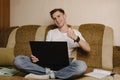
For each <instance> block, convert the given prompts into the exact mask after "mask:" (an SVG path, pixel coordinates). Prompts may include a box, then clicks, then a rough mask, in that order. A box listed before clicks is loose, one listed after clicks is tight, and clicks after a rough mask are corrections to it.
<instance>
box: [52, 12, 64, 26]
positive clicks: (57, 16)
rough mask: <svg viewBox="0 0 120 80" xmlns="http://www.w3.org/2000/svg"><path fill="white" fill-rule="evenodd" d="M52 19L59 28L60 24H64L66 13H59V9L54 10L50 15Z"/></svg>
mask: <svg viewBox="0 0 120 80" xmlns="http://www.w3.org/2000/svg"><path fill="white" fill-rule="evenodd" d="M52 19H53V21H54V23H55V24H56V25H57V26H58V27H59V28H61V27H62V26H64V24H66V15H65V14H63V13H61V12H60V11H57V12H55V13H54V14H53V15H52Z"/></svg>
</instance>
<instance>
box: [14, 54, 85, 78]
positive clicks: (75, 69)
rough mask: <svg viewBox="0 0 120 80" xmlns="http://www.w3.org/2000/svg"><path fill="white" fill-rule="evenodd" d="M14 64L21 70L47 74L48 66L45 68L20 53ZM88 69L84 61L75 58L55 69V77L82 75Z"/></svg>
mask: <svg viewBox="0 0 120 80" xmlns="http://www.w3.org/2000/svg"><path fill="white" fill-rule="evenodd" d="M14 65H15V66H16V67H17V68H18V69H21V70H24V71H25V72H28V73H33V74H39V75H44V74H46V68H43V67H41V66H39V65H37V64H35V63H32V62H31V59H30V58H29V57H27V56H23V55H19V56H17V57H16V58H15V60H14ZM86 69H87V66H86V64H85V62H84V61H81V60H75V61H72V62H71V63H70V65H69V66H67V67H65V68H62V69H60V70H58V71H55V72H54V74H55V77H57V78H59V79H68V78H71V77H75V76H80V75H82V74H83V73H84V72H85V71H86Z"/></svg>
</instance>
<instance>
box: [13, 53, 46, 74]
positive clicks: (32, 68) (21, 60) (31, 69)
mask: <svg viewBox="0 0 120 80" xmlns="http://www.w3.org/2000/svg"><path fill="white" fill-rule="evenodd" d="M14 65H15V66H16V67H17V68H18V69H21V70H24V71H25V72H28V73H34V74H39V75H42V74H45V68H43V67H41V66H39V65H37V64H35V63H32V62H31V59H30V58H29V57H27V56H23V55H19V56H17V57H16V58H15V60H14Z"/></svg>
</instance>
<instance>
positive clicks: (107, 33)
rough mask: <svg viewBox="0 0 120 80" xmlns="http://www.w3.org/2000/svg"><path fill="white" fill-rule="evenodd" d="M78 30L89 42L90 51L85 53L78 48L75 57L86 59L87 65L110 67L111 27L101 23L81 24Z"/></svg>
mask: <svg viewBox="0 0 120 80" xmlns="http://www.w3.org/2000/svg"><path fill="white" fill-rule="evenodd" d="M79 31H80V32H81V33H82V35H83V36H84V38H85V39H86V41H87V42H88V43H89V44H90V46H91V51H90V53H86V52H83V51H82V50H78V55H77V59H81V60H84V61H86V63H87V65H88V66H89V67H95V68H105V69H112V68H113V63H112V54H113V49H112V48H113V31H112V29H111V28H110V27H106V26H105V25H103V24H82V25H80V27H79ZM80 53H81V54H80Z"/></svg>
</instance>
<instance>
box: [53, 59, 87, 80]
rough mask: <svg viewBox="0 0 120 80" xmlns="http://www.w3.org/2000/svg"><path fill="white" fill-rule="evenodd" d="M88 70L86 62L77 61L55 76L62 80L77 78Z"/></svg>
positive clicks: (57, 72)
mask: <svg viewBox="0 0 120 80" xmlns="http://www.w3.org/2000/svg"><path fill="white" fill-rule="evenodd" d="M86 69H87V65H86V63H85V62H84V61H80V60H76V61H73V62H71V64H70V65H69V66H67V67H65V68H63V69H61V70H59V71H56V72H55V76H56V77H57V78H60V79H68V78H71V77H75V76H80V75H82V74H83V73H84V72H85V71H86Z"/></svg>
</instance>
